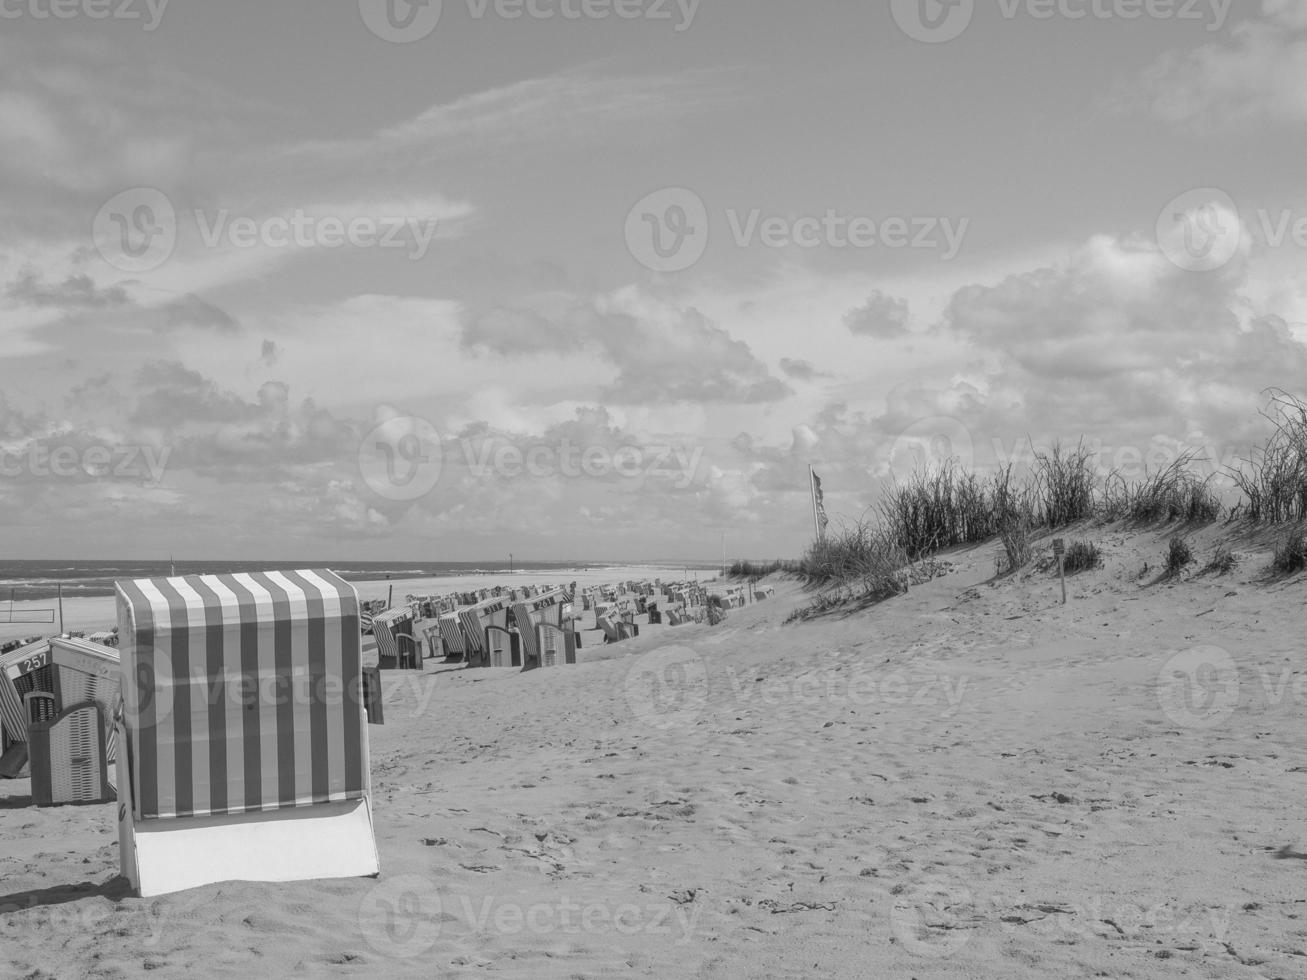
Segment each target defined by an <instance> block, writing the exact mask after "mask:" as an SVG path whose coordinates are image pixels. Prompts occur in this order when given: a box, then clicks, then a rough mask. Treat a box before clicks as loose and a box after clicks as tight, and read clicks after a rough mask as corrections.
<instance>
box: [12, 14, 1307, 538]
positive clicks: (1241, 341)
mask: <svg viewBox="0 0 1307 980" xmlns="http://www.w3.org/2000/svg"><path fill="white" fill-rule="evenodd" d="M1304 123H1307V2H1297V0H1263V2H1245V3H1241V4H1233V3H1231V2H1229V0H1173V2H1172V0H993V2H986V0H976V2H974V3H973V2H970V0H949V2H941V0H883V2H879V3H877V2H871V0H866V2H855V0H827V2H825V3H820V4H819V3H810V4H809V3H798V2H794V0H788V2H782V0H701V2H695V0H529V2H528V0H443V3H442V2H440V0H427V2H426V3H421V4H412V5H411V4H410V3H409V2H408V0H338V2H335V3H330V4H326V3H321V2H310V0H280V2H278V3H275V4H268V3H263V2H254V0H226V2H223V3H214V2H207V3H202V2H200V0H171V2H164V0H148V2H147V0H0V549H3V550H4V552H5V553H6V554H7V555H9V556H11V557H23V558H100V559H102V558H114V557H134V558H146V559H148V558H162V557H166V556H168V555H170V554H174V555H177V556H185V557H188V558H195V559H202V558H210V557H211V558H223V559H240V558H250V559H275V558H277V557H278V556H283V555H285V556H289V555H294V556H296V557H298V558H322V559H331V558H354V559H359V560H364V559H373V560H391V559H415V560H417V559H420V560H427V561H441V560H449V561H464V560H477V559H487V560H500V559H503V558H504V557H506V555H507V554H508V553H509V552H512V553H513V554H514V555H515V556H517V557H518V558H519V559H534V560H573V559H576V560H591V561H602V560H609V559H611V560H618V559H620V560H639V559H655V558H663V559H667V558H676V559H687V560H689V559H699V560H711V559H715V558H716V557H718V556H719V555H720V554H721V553H722V552H723V550H724V551H725V553H726V554H727V555H728V556H732V557H736V556H740V557H745V556H747V557H755V558H769V557H778V556H779V557H786V556H796V555H798V554H799V553H801V552H802V550H803V549H804V548H805V547H806V546H807V545H808V544H809V543H810V541H811V539H812V536H813V516H812V509H811V503H810V482H809V475H808V473H809V466H811V467H813V468H814V469H815V471H816V472H817V473H818V474H819V475H820V478H821V481H822V486H823V491H824V495H825V501H824V502H825V507H826V511H827V513H828V514H829V516H830V518H831V521H832V523H833V524H834V525H835V526H836V527H838V526H840V525H848V524H852V523H854V522H856V521H858V520H861V519H864V518H867V517H870V516H874V514H875V510H876V506H877V501H878V500H879V499H880V494H881V492H882V490H883V489H884V488H885V487H886V486H887V485H888V484H889V483H890V482H891V481H894V480H902V479H905V478H907V477H908V476H909V475H910V474H911V472H912V471H913V470H914V469H916V468H919V467H921V466H924V465H930V464H931V463H932V462H938V461H940V460H942V459H946V458H956V459H958V460H959V461H960V462H961V463H963V464H964V465H970V466H975V467H977V468H979V469H982V470H983V469H986V468H990V467H993V466H996V465H1002V464H1004V463H1006V462H1016V463H1017V464H1018V465H1022V464H1024V463H1026V462H1028V461H1029V457H1030V454H1031V453H1032V452H1033V451H1035V450H1036V449H1040V448H1046V447H1047V446H1049V445H1051V444H1052V443H1053V441H1055V440H1062V441H1063V442H1066V443H1075V442H1077V441H1078V440H1080V439H1082V438H1083V439H1084V440H1085V442H1086V444H1088V445H1090V446H1091V447H1092V448H1094V449H1096V450H1098V451H1099V453H1100V455H1099V457H1098V460H1099V462H1100V464H1102V466H1103V468H1104V469H1108V468H1115V469H1117V470H1118V471H1120V472H1122V473H1123V474H1124V475H1126V476H1127V477H1131V476H1141V475H1142V474H1143V472H1144V468H1145V467H1149V466H1151V467H1154V468H1155V467H1156V466H1159V465H1165V464H1166V463H1168V462H1170V461H1171V460H1172V459H1174V458H1175V457H1176V455H1177V454H1179V453H1181V452H1183V451H1184V450H1185V448H1194V449H1196V450H1198V451H1199V453H1200V455H1201V456H1202V457H1203V459H1204V460H1206V463H1205V464H1204V465H1206V466H1208V467H1210V468H1211V469H1212V470H1213V471H1217V470H1219V468H1220V467H1221V466H1223V465H1225V464H1227V463H1230V462H1233V461H1235V460H1237V458H1238V457H1239V456H1241V455H1245V454H1246V453H1247V452H1248V451H1249V449H1250V447H1251V446H1252V445H1254V444H1255V443H1256V442H1257V441H1258V440H1259V439H1261V438H1262V437H1263V436H1264V435H1265V433H1266V431H1267V428H1266V426H1267V423H1266V420H1265V419H1263V418H1262V417H1260V416H1259V414H1258V412H1259V409H1261V408H1264V407H1265V406H1266V404H1267V395H1266V392H1267V390H1268V389H1270V388H1273V387H1277V386H1278V387H1280V388H1283V389H1287V390H1290V391H1301V389H1302V387H1303V379H1304V378H1307V346H1305V344H1307V281H1305V280H1304V262H1303V259H1304V257H1305V250H1307V175H1305V174H1307V172H1305V171H1304V169H1303V165H1302V164H1303V160H1304V159H1307V154H1305V153H1304V149H1305V148H1307V141H1305V140H1304V134H1305V133H1307V129H1305V128H1304Z"/></svg>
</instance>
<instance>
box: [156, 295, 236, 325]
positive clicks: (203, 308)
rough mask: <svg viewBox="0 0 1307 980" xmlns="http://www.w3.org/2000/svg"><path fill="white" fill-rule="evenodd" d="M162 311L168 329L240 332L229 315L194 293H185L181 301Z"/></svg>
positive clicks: (170, 304)
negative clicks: (185, 328)
mask: <svg viewBox="0 0 1307 980" xmlns="http://www.w3.org/2000/svg"><path fill="white" fill-rule="evenodd" d="M163 311H164V314H165V317H166V323H167V326H168V327H169V328H175V327H200V328H202V329H207V330H216V331H217V332H219V333H228V334H233V333H236V332H237V331H239V330H240V324H238V323H237V322H236V320H235V319H233V318H232V316H231V315H230V314H229V313H227V312H226V311H224V310H221V309H219V308H218V307H216V306H214V305H213V304H212V303H206V302H205V301H204V300H202V299H200V298H199V297H198V296H196V295H195V294H194V293H187V294H186V295H185V296H184V297H182V298H181V299H179V300H175V301H173V302H171V303H169V304H168V305H167V306H165V307H164V308H163Z"/></svg>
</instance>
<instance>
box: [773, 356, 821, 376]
mask: <svg viewBox="0 0 1307 980" xmlns="http://www.w3.org/2000/svg"><path fill="white" fill-rule="evenodd" d="M781 371H782V372H784V374H785V376H786V377H789V378H793V379H794V380H796V381H815V380H816V379H817V378H828V377H830V375H829V374H827V373H826V372H825V371H818V370H817V369H816V368H815V367H813V366H812V363H811V362H809V361H803V360H795V359H793V358H789V357H782V358H781Z"/></svg>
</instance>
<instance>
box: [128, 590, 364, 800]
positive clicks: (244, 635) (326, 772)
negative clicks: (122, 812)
mask: <svg viewBox="0 0 1307 980" xmlns="http://www.w3.org/2000/svg"><path fill="white" fill-rule="evenodd" d="M117 592H118V623H119V636H120V638H121V641H122V642H121V647H120V649H121V654H122V688H123V691H122V693H123V719H124V727H125V729H126V732H127V740H128V746H127V748H128V750H129V752H130V756H129V759H130V767H131V769H130V780H131V786H130V790H131V793H130V795H131V799H132V808H133V815H134V817H135V819H136V820H138V821H151V820H156V819H168V818H175V817H201V816H212V815H227V814H242V813H251V812H256V811H270V810H278V809H284V808H290V807H301V806H310V805H312V804H316V803H329V802H338V801H347V800H357V799H361V798H363V797H365V796H366V795H367V793H368V749H367V731H366V725H365V721H364V711H363V704H362V690H361V688H362V676H361V675H362V656H361V639H360V634H359V601H358V596H357V595H356V593H355V592H354V589H353V587H351V586H350V585H349V584H348V583H347V582H345V581H344V580H343V579H341V578H340V577H339V576H337V575H336V574H335V573H334V572H330V571H322V570H303V571H286V572H254V573H248V574H247V573H240V574H232V575H187V576H182V577H175V578H160V579H139V580H135V581H120V582H118V583H117ZM384 615H386V614H383V616H379V617H377V620H378V621H380V620H381V619H383V618H384ZM122 789H123V787H121V786H120V787H119V791H120V796H122V795H125V794H123V793H122Z"/></svg>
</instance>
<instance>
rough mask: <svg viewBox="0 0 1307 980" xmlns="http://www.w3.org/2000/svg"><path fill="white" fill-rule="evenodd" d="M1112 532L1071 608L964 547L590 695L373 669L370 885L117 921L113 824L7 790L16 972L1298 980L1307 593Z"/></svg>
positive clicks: (1076, 586) (650, 643)
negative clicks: (940, 560) (830, 606)
mask: <svg viewBox="0 0 1307 980" xmlns="http://www.w3.org/2000/svg"><path fill="white" fill-rule="evenodd" d="M1211 533H1212V534H1213V535H1214V534H1216V533H1218V532H1215V531H1213V532H1211ZM1097 537H1098V540H1099V542H1100V544H1101V545H1102V546H1103V547H1104V548H1105V550H1106V552H1107V555H1108V560H1107V564H1106V567H1104V568H1103V569H1101V570H1099V571H1095V572H1086V573H1082V574H1081V575H1078V576H1075V577H1073V578H1072V579H1071V580H1070V593H1071V601H1070V602H1069V603H1068V604H1067V605H1066V606H1062V605H1061V604H1060V595H1059V593H1058V588H1057V583H1056V578H1055V577H1052V576H1049V575H1048V574H1042V573H1041V574H1032V575H1030V576H1028V577H1026V578H1023V579H1017V580H1002V581H994V580H993V570H994V551H995V549H994V548H993V547H992V546H986V547H982V548H975V549H970V550H966V551H962V552H958V553H956V554H952V555H949V556H946V558H947V560H948V561H949V562H950V563H951V565H952V568H951V570H950V571H949V572H948V573H947V574H944V575H942V576H940V577H938V578H935V579H934V580H933V581H930V582H928V583H925V584H922V585H919V586H915V587H913V588H912V590H911V591H910V592H909V593H908V594H907V595H905V596H901V597H898V598H895V599H892V600H890V601H888V602H885V603H883V604H881V605H879V606H876V607H873V608H871V609H867V610H864V611H860V612H857V613H855V614H851V615H850V614H837V615H829V616H825V617H822V618H819V619H816V620H814V621H810V622H807V623H803V624H798V625H789V626H786V625H784V624H783V620H784V619H785V618H786V616H787V615H788V614H789V613H790V612H791V611H792V610H793V609H794V608H796V607H797V606H799V605H801V604H802V603H804V602H805V600H806V596H804V595H803V593H802V592H801V591H800V590H799V589H798V587H797V586H796V585H794V584H793V583H786V582H783V581H780V582H776V583H774V584H776V595H775V596H774V597H773V598H772V599H771V600H769V601H767V602H763V603H759V604H756V605H752V606H749V607H746V608H744V609H741V610H735V611H733V612H732V613H731V616H730V618H729V619H728V620H727V622H726V623H724V624H723V625H722V626H719V627H717V628H715V629H714V628H709V627H707V626H700V625H690V626H684V627H677V628H666V629H661V630H654V629H643V630H642V635H641V637H639V638H638V639H636V640H633V641H629V642H627V643H623V644H618V645H613V646H607V647H603V646H599V647H595V646H593V645H592V644H591V643H590V642H589V636H587V643H586V647H585V648H584V649H583V651H582V655H583V657H584V658H585V660H586V662H584V663H581V664H578V665H577V666H575V667H569V668H564V669H559V670H551V671H533V672H529V673H525V674H523V673H518V672H511V671H485V670H480V671H470V670H463V669H462V668H459V667H450V666H446V665H442V664H428V669H427V670H426V671H425V672H424V673H423V674H421V675H417V674H412V673H409V674H402V673H396V672H387V674H386V675H385V689H386V693H385V700H386V724H385V725H384V726H381V727H376V726H374V727H372V728H371V729H370V732H371V745H372V779H373V789H374V794H375V823H376V834H377V843H378V846H379V849H380V853H381V861H382V870H383V873H382V876H381V877H380V878H379V879H377V880H371V879H364V880H344V881H327V882H312V883H293V884H286V885H261V884H249V883H227V884H219V885H212V886H207V887H204V888H200V889H195V890H193V891H191V892H185V893H181V894H178V895H174V896H169V897H166V898H162V899H156V900H140V899H134V898H130V897H125V895H124V894H123V892H122V889H121V885H120V884H119V883H116V882H115V880H114V876H115V874H116V871H117V854H116V850H117V846H116V838H115V834H114V823H113V808H112V806H102V807H87V808H73V807H66V808H61V809H55V810H37V809H34V808H31V807H30V806H28V805H27V800H26V799H25V797H26V794H27V793H28V792H29V790H28V789H27V788H26V784H25V782H23V781H13V782H7V783H5V782H0V873H2V874H3V880H4V885H3V886H2V889H0V890H2V891H3V895H4V897H3V898H0V906H4V905H6V904H8V905H10V906H18V908H17V909H16V910H11V911H8V912H0V975H3V976H6V977H8V976H15V977H28V978H39V980H43V978H49V977H58V978H65V977H81V976H92V977H117V976H136V975H139V974H140V973H141V972H142V971H143V970H147V969H148V970H151V971H152V975H154V976H159V977H174V976H175V977H194V976H204V977H241V978H248V977H290V976H357V977H377V976H385V977H431V976H469V977H470V976H504V977H533V978H534V977H619V976H621V977H627V976H641V977H659V978H665V977H705V978H706V977H741V978H744V977H794V978H798V977H803V978H812V977H827V976H831V977H905V978H907V977H921V978H925V977H932V978H933V977H956V978H962V977H985V978H988V977H1032V978H1034V977H1038V978H1041V980H1042V978H1047V977H1093V976H1110V977H1139V978H1152V977H1172V976H1189V977H1212V978H1216V977H1221V978H1229V977H1233V978H1241V977H1248V978H1253V977H1259V978H1271V977H1300V976H1304V975H1307V927H1304V924H1303V919H1302V913H1303V911H1304V908H1307V898H1304V895H1303V877H1302V876H1303V874H1304V872H1305V871H1307V865H1305V864H1304V861H1307V842H1305V841H1304V837H1305V836H1307V835H1305V834H1304V831H1303V803H1304V800H1305V799H1307V755H1305V754H1304V745H1307V739H1305V738H1304V736H1305V735H1307V720H1305V719H1307V712H1305V711H1304V707H1307V706H1305V705H1304V704H1303V702H1304V700H1307V680H1304V675H1303V674H1302V673H1301V669H1302V663H1303V655H1302V637H1303V635H1304V626H1307V606H1305V605H1304V601H1303V600H1304V594H1305V593H1304V583H1303V581H1302V579H1301V578H1299V579H1298V580H1294V581H1287V582H1286V581H1260V580H1258V577H1259V574H1260V567H1259V566H1260V565H1261V564H1262V559H1261V558H1260V557H1258V558H1254V559H1252V560H1250V561H1249V562H1248V563H1247V564H1246V565H1245V567H1243V568H1241V569H1240V570H1239V571H1237V572H1236V573H1235V574H1233V575H1231V576H1225V577H1216V576H1203V577H1194V578H1191V579H1187V580H1184V581H1167V580H1158V579H1156V577H1155V574H1153V573H1155V572H1156V561H1157V556H1158V555H1160V554H1161V552H1162V550H1163V546H1164V540H1163V538H1162V537H1161V536H1160V535H1143V536H1127V535H1125V534H1123V533H1117V532H1102V533H1101V534H1098V535H1097ZM1145 560H1148V561H1150V562H1151V563H1152V565H1153V569H1152V573H1150V574H1148V575H1144V576H1142V577H1140V575H1139V571H1140V569H1141V566H1142V564H1143V562H1144V561H1145ZM1186 691H1188V693H1189V696H1188V697H1186V696H1185V694H1186Z"/></svg>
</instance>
